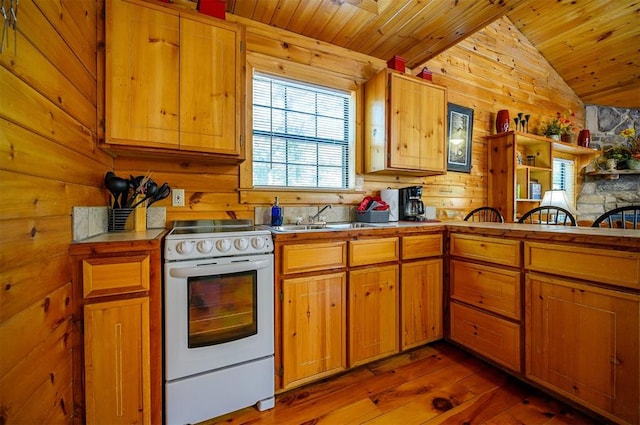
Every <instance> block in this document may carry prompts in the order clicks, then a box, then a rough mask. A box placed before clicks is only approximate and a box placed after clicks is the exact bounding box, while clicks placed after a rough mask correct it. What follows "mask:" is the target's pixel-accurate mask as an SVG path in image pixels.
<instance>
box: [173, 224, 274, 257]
mask: <svg viewBox="0 0 640 425" xmlns="http://www.w3.org/2000/svg"><path fill="white" fill-rule="evenodd" d="M270 252H273V241H272V239H271V233H270V232H268V231H267V232H257V231H256V232H248V233H246V234H245V233H237V234H229V233H225V234H224V235H221V234H216V235H202V234H201V235H198V236H196V237H194V236H193V235H181V236H177V235H173V236H168V237H167V238H166V239H165V248H164V259H165V261H176V260H193V259H198V258H216V257H229V256H236V255H252V254H267V253H270Z"/></svg>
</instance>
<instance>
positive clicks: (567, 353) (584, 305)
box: [526, 273, 640, 423]
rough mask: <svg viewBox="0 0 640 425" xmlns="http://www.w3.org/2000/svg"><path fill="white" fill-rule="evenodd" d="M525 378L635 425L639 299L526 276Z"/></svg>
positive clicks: (639, 383) (639, 389)
mask: <svg viewBox="0 0 640 425" xmlns="http://www.w3.org/2000/svg"><path fill="white" fill-rule="evenodd" d="M527 295H528V296H527V304H528V306H529V307H530V308H528V309H527V321H526V323H527V328H526V335H527V353H526V359H527V371H526V374H527V377H528V378H530V379H532V380H534V381H536V382H539V383H542V384H543V385H545V386H546V387H549V388H552V389H553V390H554V391H558V392H559V393H561V394H563V395H565V396H567V397H569V398H572V399H574V400H577V401H578V402H580V403H581V404H585V405H586V406H589V407H590V408H592V409H593V410H595V411H596V412H599V413H601V414H604V415H606V416H608V417H610V418H613V419H614V420H615V421H616V422H628V423H639V422H640V380H639V379H638V376H640V369H639V363H640V357H639V356H638V347H639V346H640V332H639V329H640V296H638V295H633V294H625V293H622V292H617V291H611V290H606V289H600V288H596V287H591V286H586V285H581V284H578V283H576V282H571V281H569V280H564V279H554V278H549V277H545V276H539V275H536V274H533V273H532V274H531V275H529V276H528V279H527Z"/></svg>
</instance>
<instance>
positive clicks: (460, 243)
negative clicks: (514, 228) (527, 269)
mask: <svg viewBox="0 0 640 425" xmlns="http://www.w3.org/2000/svg"><path fill="white" fill-rule="evenodd" d="M449 246H450V248H449V250H450V253H451V255H455V256H458V257H465V258H471V259H474V260H481V261H489V262H491V263H496V264H503V265H505V266H513V267H519V266H520V242H519V241H514V240H509V239H499V238H489V237H484V236H473V235H463V234H458V233H452V234H451V238H450V240H449Z"/></svg>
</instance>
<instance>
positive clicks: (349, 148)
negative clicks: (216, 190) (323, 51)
mask: <svg viewBox="0 0 640 425" xmlns="http://www.w3.org/2000/svg"><path fill="white" fill-rule="evenodd" d="M256 74H257V75H261V76H263V77H265V78H273V79H275V80H280V81H284V82H287V81H289V82H291V83H292V84H293V85H295V84H298V85H300V86H301V87H302V88H303V89H304V88H306V87H309V92H313V87H317V88H318V91H317V92H316V93H321V92H322V91H325V90H326V91H327V92H328V93H329V92H331V91H335V92H342V93H343V94H344V95H345V97H344V98H345V99H348V100H349V105H348V107H349V111H348V113H347V114H346V116H345V118H347V119H348V128H347V132H348V133H347V137H346V139H347V140H346V144H338V146H342V149H346V153H345V154H344V157H345V160H346V164H344V167H343V166H340V167H339V169H340V170H341V171H340V174H341V181H342V182H343V183H346V186H345V187H330V186H317V185H316V186H302V185H300V186H297V185H296V186H294V185H284V186H279V185H267V184H265V185H259V184H255V182H254V177H255V175H254V174H253V171H254V169H255V168H254V167H253V165H254V162H253V160H254V156H253V148H254V147H255V145H254V137H255V134H254V123H253V112H254V109H253V108H254V102H253V84H254V79H255V77H256ZM248 83H249V84H251V86H252V87H251V89H252V96H251V99H249V100H250V102H249V103H248V104H249V105H251V116H252V120H251V123H247V130H248V131H250V134H251V148H252V154H251V161H252V187H253V188H254V189H272V190H273V189H276V190H290V189H297V190H305V191H306V190H328V191H334V190H347V191H349V190H352V189H354V187H355V174H356V173H355V163H356V150H357V146H356V145H357V144H356V126H357V121H358V120H357V118H356V93H355V92H354V91H353V90H344V89H342V88H337V87H330V86H328V85H327V84H326V83H324V84H318V83H317V82H310V81H305V80H302V79H298V78H291V77H289V76H282V75H274V74H273V73H270V72H264V71H261V70H257V69H254V70H253V71H252V72H251V81H250V82H248ZM288 112H290V113H294V114H295V113H298V112H296V111H294V110H291V111H288ZM313 115H314V117H315V118H316V119H318V118H321V117H322V115H321V114H319V113H318V112H317V111H316V113H315V114H313ZM315 122H316V124H317V121H315ZM249 126H250V127H249ZM262 133H264V134H263V135H268V134H269V132H262ZM281 138H284V139H286V142H285V143H286V144H289V143H295V140H298V141H302V142H308V144H309V146H311V145H313V146H315V148H316V149H318V148H319V147H321V146H322V145H323V141H322V137H319V136H316V137H305V136H299V135H297V134H295V133H291V134H288V133H283V134H282V135H281ZM287 150H288V149H287ZM283 165H284V167H285V169H288V168H289V167H295V166H296V164H295V162H290V161H289V160H288V159H287V160H286V161H285V162H284V163H283ZM308 165H309V166H311V167H315V168H316V171H317V170H318V169H321V168H322V164H321V163H320V158H316V161H315V163H314V164H308ZM285 174H286V175H288V172H286V171H285ZM285 178H286V176H285ZM316 183H317V182H316Z"/></svg>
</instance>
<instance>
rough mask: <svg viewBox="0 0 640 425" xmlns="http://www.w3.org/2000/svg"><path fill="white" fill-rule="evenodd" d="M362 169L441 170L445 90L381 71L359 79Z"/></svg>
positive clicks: (417, 172) (420, 172) (426, 172)
mask: <svg viewBox="0 0 640 425" xmlns="http://www.w3.org/2000/svg"><path fill="white" fill-rule="evenodd" d="M364 99H365V137H364V142H365V149H364V150H365V172H367V173H393V174H410V175H417V176H428V175H435V174H444V173H445V171H446V168H445V131H446V116H447V113H446V108H447V92H446V89H445V88H444V87H440V86H437V85H434V84H432V83H429V82H428V81H425V80H422V79H419V78H416V77H413V76H411V75H404V74H400V73H398V72H395V71H392V70H389V69H384V70H382V71H380V72H379V73H378V74H377V75H376V76H375V77H373V78H372V79H371V80H369V81H367V82H366V83H365V92H364Z"/></svg>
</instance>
